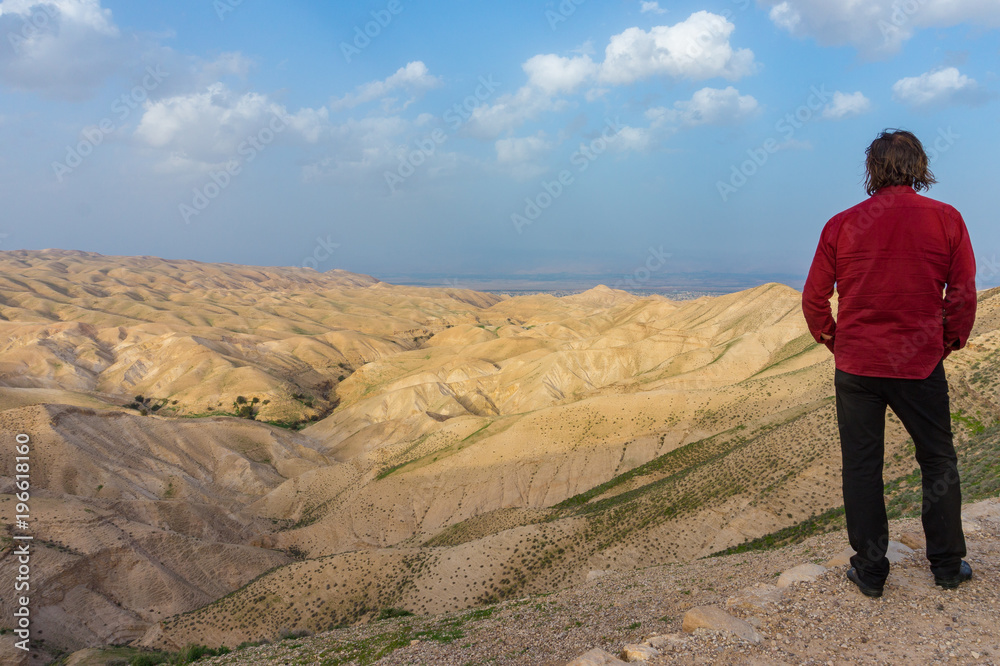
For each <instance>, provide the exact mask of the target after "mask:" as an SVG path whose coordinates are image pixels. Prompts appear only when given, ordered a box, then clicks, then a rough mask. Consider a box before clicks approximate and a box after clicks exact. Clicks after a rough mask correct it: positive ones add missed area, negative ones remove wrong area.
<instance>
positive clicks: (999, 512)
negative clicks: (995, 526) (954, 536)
mask: <svg viewBox="0 0 1000 666" xmlns="http://www.w3.org/2000/svg"><path fill="white" fill-rule="evenodd" d="M962 520H975V521H977V522H983V521H985V522H988V523H1000V502H998V501H997V500H983V501H982V502H976V503H975V504H972V505H970V506H967V507H965V508H964V509H963V510H962Z"/></svg>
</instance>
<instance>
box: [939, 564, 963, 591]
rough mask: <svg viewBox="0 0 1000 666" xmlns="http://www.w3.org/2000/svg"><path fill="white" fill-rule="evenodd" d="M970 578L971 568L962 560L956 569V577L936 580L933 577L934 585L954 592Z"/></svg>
mask: <svg viewBox="0 0 1000 666" xmlns="http://www.w3.org/2000/svg"><path fill="white" fill-rule="evenodd" d="M971 578H972V567H970V566H969V563H968V562H966V561H965V560H962V564H961V565H960V566H959V568H958V575H957V576H951V577H949V578H938V577H937V576H934V584H935V585H938V586H940V587H943V588H944V589H946V590H954V589H955V588H956V587H958V586H959V585H961V584H962V583H964V582H965V581H967V580H970V579H971Z"/></svg>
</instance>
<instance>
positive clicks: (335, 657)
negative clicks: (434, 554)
mask: <svg viewBox="0 0 1000 666" xmlns="http://www.w3.org/2000/svg"><path fill="white" fill-rule="evenodd" d="M964 515H965V518H966V519H965V521H964V522H965V528H966V536H967V541H968V547H969V555H968V557H967V558H966V559H967V560H968V561H969V562H970V564H971V565H972V568H973V571H974V578H973V580H972V581H970V582H968V583H965V584H963V585H962V586H961V587H960V588H958V589H957V590H942V589H941V588H938V587H936V586H935V585H934V581H933V578H932V576H931V574H930V571H929V569H928V567H927V563H926V560H925V559H924V556H923V548H922V546H923V543H922V541H923V537H922V533H921V530H920V523H919V520H915V519H908V520H902V521H894V522H893V523H892V525H891V536H892V538H893V539H894V540H897V544H894V546H893V549H892V550H893V555H892V559H894V560H895V562H894V563H893V567H892V572H891V574H890V576H889V580H888V581H887V583H886V588H885V594H884V596H883V597H882V598H881V599H869V598H867V597H865V596H863V595H862V594H861V593H860V592H859V591H858V590H857V589H856V588H855V587H854V585H853V584H851V583H850V582H849V581H848V580H847V579H846V578H845V576H844V573H845V571H846V568H847V565H846V564H845V559H846V556H847V555H848V554H849V553H847V552H845V549H847V542H846V534H844V533H843V532H834V533H830V534H825V535H821V536H816V537H812V538H810V539H807V540H806V541H804V542H802V543H800V544H796V545H794V546H789V547H786V548H783V549H780V550H775V551H769V552H750V553H742V554H738V555H730V556H726V557H717V558H706V559H702V560H698V561H696V562H693V563H690V564H684V565H667V566H658V567H651V568H648V569H644V570H639V571H605V572H597V571H595V572H592V573H591V575H590V576H589V578H590V580H589V581H588V582H587V583H585V584H583V585H580V586H576V587H572V588H568V589H564V590H561V591H559V592H556V593H554V594H551V595H547V596H536V597H531V598H523V599H519V600H513V601H507V602H504V603H501V604H498V605H496V606H493V607H488V608H483V609H477V610H472V611H465V612H463V613H456V614H451V615H443V616H434V617H420V616H411V617H402V618H395V619H389V620H383V621H381V622H375V623H372V624H369V625H364V626H358V627H352V628H347V629H341V630H337V631H333V632H329V633H324V634H318V635H315V636H309V637H300V638H289V639H286V640H283V641H280V642H278V643H275V644H269V645H261V646H255V647H249V648H244V649H242V650H238V651H235V652H233V653H231V654H228V655H225V656H223V657H217V658H213V659H211V660H208V661H206V662H204V663H206V664H435V665H442V666H443V665H447V664H454V665H456V666H459V665H467V664H487V663H488V664H497V665H502V664H540V665H545V664H553V665H556V664H558V665H560V666H562V665H564V664H573V665H574V666H589V665H590V664H601V663H608V664H618V663H628V662H625V661H622V658H625V659H628V660H630V661H631V662H640V663H647V664H650V665H651V666H656V665H659V664H857V663H865V664H892V665H896V664H906V663H913V664H931V663H949V664H1000V584H998V583H1000V575H998V573H997V567H998V565H1000V501H998V500H987V501H984V502H979V503H976V504H971V505H967V506H966V508H965V512H964ZM906 544H909V546H913V547H914V548H910V547H909V546H907V545H906ZM803 565H808V566H803ZM706 608H709V609H715V610H714V611H709V612H707V613H706V612H704V610H705V609H706ZM692 609H699V610H697V611H695V612H694V613H692V612H691V611H692ZM699 614H700V615H702V616H703V617H704V616H707V617H708V620H709V622H708V623H709V624H710V623H711V621H712V620H713V618H715V619H718V618H722V619H724V620H725V621H726V623H728V625H729V626H728V628H726V627H723V626H722V625H717V626H718V627H719V628H718V629H709V628H704V627H701V628H693V627H692V625H697V624H698V623H697V622H693V619H694V617H695V616H696V615H699ZM692 628H693V630H692ZM734 632H737V633H734ZM740 633H742V634H743V637H741V636H740V635H739V634H740Z"/></svg>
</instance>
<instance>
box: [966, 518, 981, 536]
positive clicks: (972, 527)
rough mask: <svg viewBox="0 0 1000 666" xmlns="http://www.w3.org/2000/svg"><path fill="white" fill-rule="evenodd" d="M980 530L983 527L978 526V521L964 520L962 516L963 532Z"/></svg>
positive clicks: (968, 532) (971, 532)
mask: <svg viewBox="0 0 1000 666" xmlns="http://www.w3.org/2000/svg"><path fill="white" fill-rule="evenodd" d="M982 530H983V528H982V527H980V526H979V523H977V522H976V521H974V520H965V519H964V518H963V519H962V531H963V532H965V533H966V534H973V533H975V532H981V531H982Z"/></svg>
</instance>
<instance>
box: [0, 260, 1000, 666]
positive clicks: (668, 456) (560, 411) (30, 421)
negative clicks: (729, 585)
mask: <svg viewBox="0 0 1000 666" xmlns="http://www.w3.org/2000/svg"><path fill="white" fill-rule="evenodd" d="M979 311H980V315H979V319H978V323H977V326H976V329H975V331H974V333H973V337H972V338H971V340H970V343H969V346H968V348H967V349H966V350H964V351H962V352H961V353H958V354H954V355H953V356H951V357H950V358H949V359H948V361H947V369H948V372H949V379H950V382H951V386H952V393H951V395H952V411H953V413H954V421H955V425H956V432H957V435H958V438H959V442H960V443H962V442H966V441H967V440H968V439H969V438H970V437H973V438H974V437H976V436H978V435H979V434H981V432H982V431H983V429H984V428H988V427H990V424H992V423H994V422H996V421H997V419H998V417H1000V394H998V386H1000V382H998V367H1000V363H998V353H1000V352H998V350H1000V290H995V289H994V290H991V291H985V292H981V293H980V296H979ZM0 330H2V332H3V336H2V338H0V340H2V341H3V342H2V345H0V425H2V430H3V432H4V433H5V437H8V438H12V437H13V436H14V434H16V433H26V434H28V435H29V436H30V438H31V442H32V454H31V455H32V475H31V483H32V500H31V502H32V504H31V511H32V523H31V530H32V532H33V535H34V542H33V546H34V549H35V550H34V555H33V559H32V563H33V567H32V569H33V579H32V584H33V585H34V586H36V590H37V592H36V593H35V596H34V599H33V612H34V616H33V622H34V623H35V624H34V627H35V631H36V632H37V636H38V638H41V639H43V641H44V642H43V643H40V644H39V646H38V647H39V649H38V650H36V651H34V652H33V660H32V662H33V663H48V662H51V661H53V660H55V659H57V658H65V657H66V656H68V655H70V653H73V652H75V651H79V650H83V649H87V648H100V647H102V646H110V645H128V646H131V647H132V648H135V649H148V650H160V651H167V652H170V651H177V650H181V649H182V648H184V647H185V646H188V645H191V644H197V645H205V646H209V647H218V646H223V645H225V646H228V647H229V648H233V647H235V646H237V645H240V644H244V643H255V642H260V641H262V640H267V641H276V640H280V639H281V638H282V637H284V636H287V635H296V634H297V635H305V634H313V633H318V632H324V631H328V630H332V629H337V628H342V627H364V626H367V625H368V624H369V623H371V622H373V621H377V620H382V619H384V618H385V617H391V616H392V614H393V613H396V612H399V613H406V614H409V613H412V614H416V615H418V616H422V617H423V616H437V615H440V614H447V613H456V612H461V611H468V610H469V609H473V610H474V609H481V608H489V607H493V605H495V604H499V603H509V602H510V601H511V600H516V599H522V598H528V597H532V596H534V595H547V594H551V593H554V592H557V591H559V590H566V589H574V588H575V587H576V586H580V585H585V584H586V583H588V581H589V580H591V579H592V578H593V572H608V571H616V572H629V571H634V570H645V569H648V568H650V567H662V566H664V565H672V564H685V565H686V564H687V563H692V562H695V561H696V560H699V558H703V557H705V556H708V555H712V554H716V553H719V552H721V551H725V550H726V549H731V548H733V547H736V546H739V545H740V544H743V543H745V542H750V541H753V540H755V539H759V538H761V537H765V536H766V535H773V534H775V533H778V534H782V533H784V534H787V535H791V536H790V537H789V538H788V539H786V542H788V543H795V542H797V541H800V540H801V538H805V537H807V536H809V535H810V534H815V533H822V532H824V531H827V530H830V529H838V528H839V527H840V526H841V522H840V521H841V518H840V514H839V512H838V507H840V506H841V504H842V499H841V497H840V468H839V465H840V458H839V456H840V454H839V444H838V440H837V434H836V420H835V413H834V412H835V410H834V405H833V397H832V392H833V385H832V375H833V360H832V356H831V355H830V353H829V352H828V351H827V350H826V349H825V348H824V347H821V346H818V345H816V344H815V343H814V342H813V340H812V338H811V336H810V335H809V334H808V332H807V331H806V329H805V323H804V321H803V320H802V317H801V314H800V294H799V293H798V292H797V291H795V290H793V289H791V288H789V287H787V286H784V285H781V284H776V283H772V284H765V285H762V286H759V287H755V288H753V289H749V290H746V291H742V292H738V293H733V294H728V295H724V296H715V297H702V298H698V299H693V300H685V301H676V300H669V299H666V298H664V297H661V296H644V297H638V296H635V295H632V294H629V293H627V292H624V291H619V290H615V289H611V288H608V287H606V286H603V285H602V286H597V287H594V288H592V289H590V290H587V291H584V292H582V293H579V294H575V295H571V296H563V297H555V296H551V295H547V294H534V295H526V296H515V297H509V296H504V295H498V294H491V293H483V292H475V291H469V290H462V289H452V288H426V287H406V286H399V285H392V284H387V283H385V282H381V281H379V280H378V279H376V278H373V277H370V276H366V275H358V274H352V273H347V272H344V271H338V270H332V271H328V272H325V273H318V272H316V271H313V270H310V269H299V268H258V267H247V266H237V265H232V264H205V263H198V262H193V261H169V260H163V259H158V258H154V257H109V256H102V255H99V254H93V253H85V252H74V251H61V250H45V251H15V252H3V253H0ZM960 449H961V444H960ZM911 450H912V445H911V444H910V443H909V442H908V438H907V436H906V433H905V431H904V430H903V429H902V427H901V426H900V425H899V423H898V421H897V420H895V418H894V417H892V416H890V419H889V425H888V428H887V450H886V479H887V482H888V486H889V487H890V489H891V493H890V497H895V498H896V499H897V500H898V501H896V502H895V504H893V507H894V508H893V510H892V512H891V513H893V515H894V517H898V516H906V515H910V514H908V513H907V512H911V513H912V511H913V510H914V508H915V507H917V506H919V478H917V479H916V480H914V478H913V476H912V473H913V471H914V469H915V463H914V461H913V459H912V455H911V454H910V451H911ZM4 474H5V476H3V477H0V493H2V495H0V515H2V516H3V521H4V523H5V524H7V525H10V524H11V523H12V521H13V513H14V510H13V509H14V504H15V498H14V496H13V492H14V478H13V475H12V474H10V473H8V471H7V470H5V471H4ZM915 489H916V490H917V494H916V495H915V494H914V490H915ZM977 492H980V493H981V494H983V495H984V496H990V495H991V494H992V495H995V494H997V492H996V488H995V485H994V486H993V487H992V490H991V487H989V485H988V484H987V486H984V488H981V489H979V491H977ZM782 530H784V532H782ZM796 534H799V535H800V536H799V537H796V536H795V535H796ZM13 547H14V542H13V540H12V538H11V536H10V529H8V534H6V535H5V536H4V540H3V552H2V554H0V576H2V577H3V578H4V579H8V578H10V579H13V577H14V575H15V574H16V569H17V561H16V558H15V557H14V556H13ZM744 557H745V556H744ZM12 612H13V606H12V601H11V600H9V599H8V598H7V597H4V598H3V599H0V617H2V618H3V619H0V627H3V626H6V628H7V630H8V631H9V630H10V629H12V628H13V626H12V625H10V624H9V623H10V621H11V618H12V617H13V616H12ZM387 613H388V615H387ZM4 623H8V625H4ZM81 663H82V662H81ZM88 663H89V662H88ZM94 663H98V662H94ZM331 663H340V662H331ZM344 663H347V662H344ZM365 663H367V662H365ZM553 663H555V662H553Z"/></svg>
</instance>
